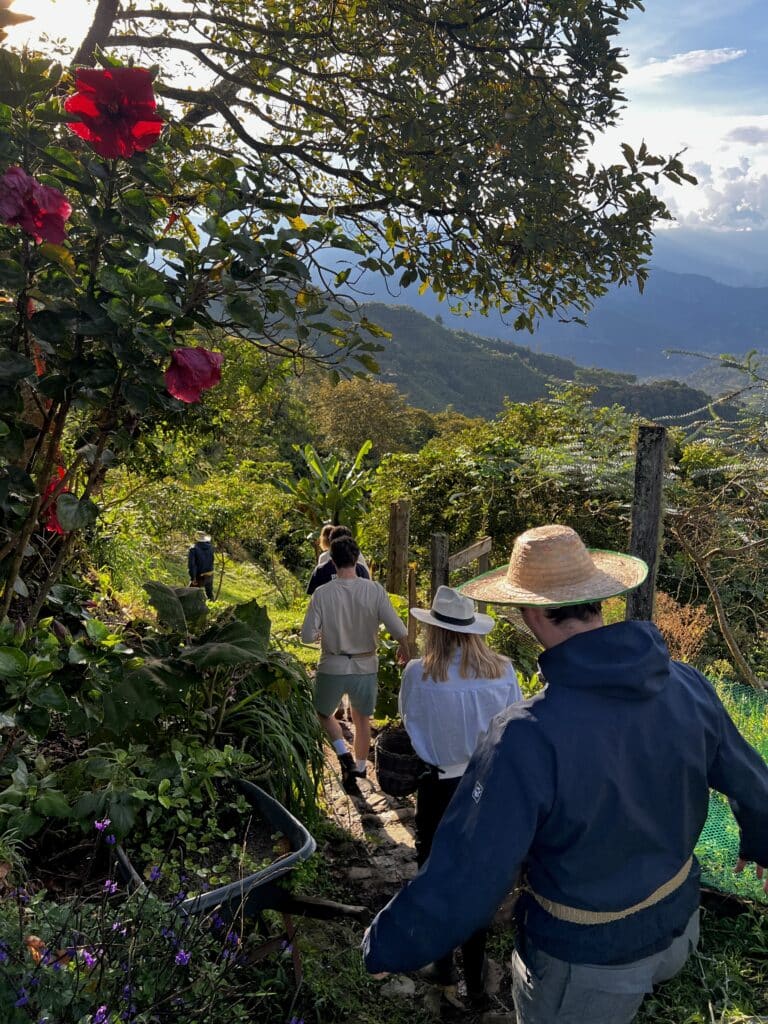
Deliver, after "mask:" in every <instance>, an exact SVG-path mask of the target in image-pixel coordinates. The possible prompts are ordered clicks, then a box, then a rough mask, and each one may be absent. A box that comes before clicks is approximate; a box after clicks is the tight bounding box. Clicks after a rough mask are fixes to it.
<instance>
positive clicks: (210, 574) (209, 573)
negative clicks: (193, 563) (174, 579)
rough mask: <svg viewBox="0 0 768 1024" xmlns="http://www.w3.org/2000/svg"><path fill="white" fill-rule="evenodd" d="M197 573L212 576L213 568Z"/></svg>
mask: <svg viewBox="0 0 768 1024" xmlns="http://www.w3.org/2000/svg"><path fill="white" fill-rule="evenodd" d="M197 575H198V576H213V569H211V570H210V572H199V573H198V574H197Z"/></svg>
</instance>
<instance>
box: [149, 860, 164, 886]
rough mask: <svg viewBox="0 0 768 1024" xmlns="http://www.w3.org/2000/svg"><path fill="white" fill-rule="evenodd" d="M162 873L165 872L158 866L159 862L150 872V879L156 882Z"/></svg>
mask: <svg viewBox="0 0 768 1024" xmlns="http://www.w3.org/2000/svg"><path fill="white" fill-rule="evenodd" d="M162 874H163V872H162V871H161V870H160V868H159V867H158V866H157V864H155V866H154V867H153V868H152V870H151V871H150V872H149V880H150V882H156V881H157V880H158V878H161V877H162Z"/></svg>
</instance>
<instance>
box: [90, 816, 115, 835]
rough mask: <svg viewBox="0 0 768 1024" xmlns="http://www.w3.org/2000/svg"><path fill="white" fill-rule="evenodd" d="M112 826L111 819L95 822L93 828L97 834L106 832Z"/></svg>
mask: <svg viewBox="0 0 768 1024" xmlns="http://www.w3.org/2000/svg"><path fill="white" fill-rule="evenodd" d="M111 824H112V819H111V818H102V819H101V820H100V821H94V823H93V827H94V828H95V829H96V831H97V832H106V830H107V829H108V828H109V826H110V825H111Z"/></svg>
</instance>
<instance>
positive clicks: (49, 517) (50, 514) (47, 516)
mask: <svg viewBox="0 0 768 1024" xmlns="http://www.w3.org/2000/svg"><path fill="white" fill-rule="evenodd" d="M66 475H67V472H66V470H65V469H64V467H63V466H57V467H56V476H55V477H54V478H53V479H52V480H51V482H50V483H49V484H48V486H47V487H46V488H45V490H44V491H43V505H44V506H45V504H46V502H47V501H48V500H49V499H50V497H51V495H52V494H53V493H54V491H56V489H57V488H58V486H59V484H60V483H61V481H62V480H63V479H64V477H65V476H66ZM69 493H70V491H69V488H68V487H63V488H62V489H61V490H60V491H59V492H58V494H57V495H56V497H55V498H54V499H53V501H52V502H51V504H50V505H48V507H47V508H44V510H43V514H42V515H41V516H40V523H41V525H42V527H43V529H44V530H48V531H49V532H50V533H59V534H62V533H66V532H67V531H66V530H65V529H64V527H63V526H62V525H61V523H60V522H59V517H58V515H57V514H56V502H57V500H58V498H59V495H60V494H69Z"/></svg>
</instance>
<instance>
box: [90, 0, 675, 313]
mask: <svg viewBox="0 0 768 1024" xmlns="http://www.w3.org/2000/svg"><path fill="white" fill-rule="evenodd" d="M641 7H642V4H641V3H640V0H579V2H576V3H563V2H562V0H538V2H536V3H531V2H529V0H483V2H468V0H448V2H441V3H439V4H438V3H423V2H419V3H412V2H410V0H390V2H388V3H380V2H379V0H260V2H258V3H245V2H243V0H216V2H210V0H208V2H204V0H191V2H187V3H184V4H183V5H178V4H175V3H171V4H169V3H156V4H152V5H147V6H145V7H142V5H141V4H140V3H137V4H135V3H130V4H129V3H125V2H121V0H99V2H98V4H97V9H96V16H95V19H94V23H93V26H92V28H91V30H90V32H89V33H88V36H87V38H86V40H84V42H83V44H82V46H81V47H80V48H79V50H78V52H77V54H76V57H75V60H76V62H81V63H93V62H94V61H95V60H96V58H97V56H98V54H99V48H102V49H106V50H107V51H109V52H112V53H117V54H119V55H120V56H121V57H122V59H125V58H126V57H128V56H130V57H131V58H134V59H136V60H137V61H139V62H144V63H146V62H148V59H149V60H152V61H156V62H157V64H158V65H159V67H160V69H161V79H162V82H161V84H160V85H159V88H158V92H159V93H160V95H162V96H164V97H165V98H166V101H167V102H169V103H175V104H181V105H182V107H183V111H184V123H185V124H186V125H187V126H203V125H206V126H214V127H215V128H216V130H215V131H214V132H213V134H210V133H206V134H205V136H204V138H201V139H200V140H199V143H200V145H201V147H202V148H203V149H206V150H208V151H211V152H214V153H217V154H221V152H222V151H224V152H226V154H227V155H231V154H232V153H233V152H236V153H238V154H239V156H240V157H242V159H243V160H244V162H245V169H246V173H247V174H248V176H249V180H250V182H251V189H252V190H253V191H254V192H255V193H257V194H258V202H259V203H260V204H261V206H262V208H271V209H276V210H279V211H280V212H281V213H282V214H284V215H285V216H289V217H293V218H294V219H293V224H294V226H295V227H296V228H297V230H299V231H300V232H303V233H304V235H305V237H311V236H312V235H313V233H314V234H315V235H316V236H317V238H318V239H322V240H323V241H324V242H327V241H328V233H327V231H324V230H323V226H324V225H325V226H326V227H327V223H328V221H329V220H331V221H333V222H335V223H336V224H338V225H340V226H342V227H343V228H344V233H345V234H347V235H348V236H349V238H348V241H346V242H345V241H344V240H343V239H342V238H338V237H337V239H336V241H337V243H338V245H339V246H340V247H341V248H342V249H343V248H345V247H346V248H347V249H348V250H349V249H352V250H356V251H357V253H358V257H355V256H354V255H351V256H350V259H349V260H348V262H347V263H345V262H343V261H342V256H343V253H339V252H338V251H337V252H336V253H335V254H333V255H332V256H330V257H329V258H326V259H325V260H324V261H318V265H317V266H316V272H317V274H318V275H319V276H320V277H321V278H322V279H323V281H324V282H325V283H326V284H328V285H335V286H336V287H338V286H341V285H344V284H345V283H348V284H349V285H352V284H353V283H354V281H355V279H356V276H357V275H358V274H359V273H360V271H361V270H368V271H375V272H381V273H384V274H386V275H389V276H392V277H393V278H394V280H395V281H397V282H398V283H399V284H401V285H408V284H413V283H415V282H417V281H419V282H421V287H422V288H427V287H431V288H432V289H434V291H435V292H436V293H438V294H439V295H441V296H443V295H451V296H453V297H454V298H458V299H463V300H464V301H466V302H468V303H471V304H475V305H477V306H479V307H480V308H482V309H488V308H489V307H491V306H498V307H499V308H501V309H502V310H503V311H504V312H505V313H506V314H509V315H510V316H512V317H513V318H514V319H515V325H516V326H517V327H518V328H522V327H530V326H532V324H533V323H534V322H535V320H536V318H537V317H538V316H540V315H542V314H553V313H558V314H562V313H564V312H567V311H568V310H569V309H570V310H571V315H573V314H574V312H578V311H579V310H585V309H587V308H588V307H589V305H590V303H591V301H592V299H593V298H594V297H595V296H598V295H600V294H601V293H602V292H604V291H605V288H606V286H607V285H608V284H609V283H611V282H617V281H618V282H622V283H625V282H627V281H628V280H629V279H630V278H633V277H636V278H637V279H638V280H639V282H640V283H641V284H642V281H643V279H644V276H645V262H646V260H647V257H648V255H649V253H650V248H651V230H652V226H653V224H654V222H655V221H656V220H657V219H659V218H665V217H667V216H668V213H667V211H666V209H665V207H664V205H663V203H662V202H661V201H660V200H659V199H658V198H657V197H656V196H655V195H654V194H653V192H652V191H651V187H650V186H651V184H652V183H653V182H654V181H658V179H659V177H660V176H663V177H665V178H667V179H669V180H672V181H676V182H679V181H680V180H681V178H686V179H687V180H693V179H691V178H690V176H688V175H686V174H685V172H684V170H683V168H682V165H681V164H680V162H679V160H678V159H677V158H676V157H669V158H662V157H657V156H654V155H652V154H650V153H648V151H647V148H646V146H645V145H644V144H643V145H641V146H640V147H639V149H638V150H637V152H636V153H635V151H634V150H633V149H631V148H630V147H629V146H624V147H623V156H622V160H621V162H616V163H614V164H611V165H609V166H605V167H601V166H597V165H596V164H595V163H593V162H591V160H590V158H589V153H590V146H591V143H592V142H593V141H594V138H595V136H596V135H597V134H598V133H600V132H602V131H603V130H604V129H605V128H607V127H609V126H611V125H613V124H614V123H615V121H616V119H617V115H618V111H619V110H620V109H621V106H622V103H623V96H622V93H621V91H620V82H621V78H622V76H623V74H624V71H625V69H624V68H623V66H622V64H621V50H620V48H619V47H618V45H617V40H616V36H617V33H618V31H619V28H620V26H621V24H622V22H623V21H624V20H625V19H626V17H627V15H628V14H629V13H630V12H631V11H632V10H633V9H638V8H641ZM179 69H182V73H181V74H176V73H175V72H177V71H179ZM171 73H174V82H173V83H171V81H170V77H171ZM323 270H324V271H325V273H323Z"/></svg>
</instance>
